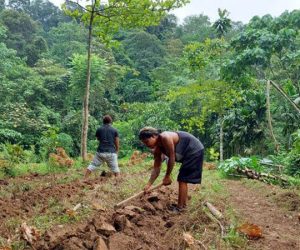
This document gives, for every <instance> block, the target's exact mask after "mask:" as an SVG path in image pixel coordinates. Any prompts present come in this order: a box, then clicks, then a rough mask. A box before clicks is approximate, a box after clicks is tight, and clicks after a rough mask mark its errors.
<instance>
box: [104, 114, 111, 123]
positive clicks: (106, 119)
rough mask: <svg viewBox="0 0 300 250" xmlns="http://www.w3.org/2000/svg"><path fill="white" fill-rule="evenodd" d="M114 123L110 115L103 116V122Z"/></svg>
mask: <svg viewBox="0 0 300 250" xmlns="http://www.w3.org/2000/svg"><path fill="white" fill-rule="evenodd" d="M109 123H112V118H111V116H110V115H105V116H103V124H109Z"/></svg>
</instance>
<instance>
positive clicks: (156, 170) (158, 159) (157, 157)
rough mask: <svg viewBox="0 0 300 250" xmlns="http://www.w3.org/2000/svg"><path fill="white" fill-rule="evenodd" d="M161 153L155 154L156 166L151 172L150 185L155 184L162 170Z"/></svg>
mask: <svg viewBox="0 0 300 250" xmlns="http://www.w3.org/2000/svg"><path fill="white" fill-rule="evenodd" d="M161 163H162V160H161V153H155V154H154V166H153V169H152V172H151V176H150V179H149V181H148V184H150V185H152V184H153V182H154V181H155V180H156V179H157V177H158V176H159V173H160V168H161Z"/></svg>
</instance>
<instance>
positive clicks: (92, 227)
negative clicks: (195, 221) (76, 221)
mask: <svg viewBox="0 0 300 250" xmlns="http://www.w3.org/2000/svg"><path fill="white" fill-rule="evenodd" d="M176 199H177V195H176V192H175V191H174V188H168V187H162V188H161V189H160V190H159V191H157V192H152V193H151V194H149V195H145V196H143V197H142V198H141V199H137V200H136V201H134V202H133V203H131V204H130V205H128V206H126V207H124V208H119V209H116V210H111V211H108V212H106V213H103V212H99V213H97V214H96V215H95V216H94V217H93V218H91V219H90V220H88V221H86V222H84V223H82V224H80V225H76V226H74V227H70V226H69V227H66V228H63V229H60V230H59V229H57V228H55V229H52V230H49V231H47V232H46V233H45V235H44V236H43V238H42V240H41V241H40V242H39V243H38V244H37V246H36V248H37V249H70V250H71V249H72V250H77V249H78V250H79V249H103V250H104V249H106V248H107V249H110V250H119V249H122V250H133V249H149V250H150V249H151V250H152V249H180V246H181V245H182V246H183V241H182V237H181V235H179V237H178V238H177V239H176V235H174V234H173V235H172V236H171V238H172V239H171V238H170V235H169V233H168V232H169V231H170V230H172V229H174V230H173V232H176V227H178V226H180V224H181V222H182V221H184V217H185V214H184V213H182V214H178V213H175V212H173V211H171V210H170V209H169V208H170V207H171V206H172V204H173V203H176ZM99 241H101V242H102V244H103V245H102V248H101V247H100V248H97V244H99ZM105 247H106V248H105Z"/></svg>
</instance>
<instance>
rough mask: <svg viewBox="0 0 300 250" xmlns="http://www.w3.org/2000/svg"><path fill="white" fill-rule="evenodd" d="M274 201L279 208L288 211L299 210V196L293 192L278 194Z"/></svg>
mask: <svg viewBox="0 0 300 250" xmlns="http://www.w3.org/2000/svg"><path fill="white" fill-rule="evenodd" d="M274 200H275V202H276V203H277V204H278V205H279V206H280V207H283V208H286V209H288V210H289V211H299V210H300V196H299V195H297V194H295V193H293V192H290V191H289V192H285V193H281V194H278V195H276V197H275V198H274Z"/></svg>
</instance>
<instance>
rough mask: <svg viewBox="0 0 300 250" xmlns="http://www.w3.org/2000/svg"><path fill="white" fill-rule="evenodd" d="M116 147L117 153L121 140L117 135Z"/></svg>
mask: <svg viewBox="0 0 300 250" xmlns="http://www.w3.org/2000/svg"><path fill="white" fill-rule="evenodd" d="M115 147H116V151H117V153H119V148H120V140H119V137H115Z"/></svg>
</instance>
